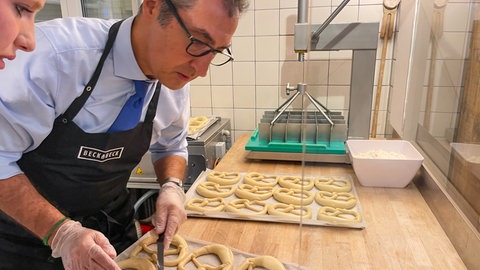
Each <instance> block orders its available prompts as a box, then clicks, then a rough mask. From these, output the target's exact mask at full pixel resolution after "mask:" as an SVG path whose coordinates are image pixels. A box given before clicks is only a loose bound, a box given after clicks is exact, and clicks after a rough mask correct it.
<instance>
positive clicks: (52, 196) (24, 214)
mask: <svg viewBox="0 0 480 270" xmlns="http://www.w3.org/2000/svg"><path fill="white" fill-rule="evenodd" d="M0 1H1V0H0ZM247 7H248V2H247V0H144V1H143V3H142V6H141V7H140V10H139V12H138V14H137V15H135V16H132V17H130V18H127V19H125V20H122V21H112V20H101V19H93V18H65V19H55V20H51V21H46V22H42V23H38V24H37V25H36V28H35V35H36V44H37V48H36V49H35V51H34V52H32V53H24V52H19V53H18V55H17V58H16V60H15V61H13V62H12V63H11V64H12V65H11V66H10V67H9V69H6V70H4V71H3V72H0V81H1V82H2V89H1V91H0V126H1V127H2V128H1V129H0V190H1V192H0V210H1V212H0V262H1V264H2V265H1V267H2V269H37V270H38V269H64V268H65V269H119V267H118V266H117V265H116V263H115V262H114V258H115V256H116V255H117V254H118V253H119V252H121V251H123V250H124V249H125V248H127V247H128V246H130V245H131V244H133V243H134V242H135V241H136V240H137V235H136V232H135V226H134V220H133V215H134V210H133V202H132V199H131V196H130V195H129V192H128V189H127V188H126V185H127V181H128V179H129V177H130V173H131V171H132V169H133V168H134V167H135V166H136V165H137V164H138V162H139V161H140V160H141V158H142V156H143V155H144V154H145V152H146V151H148V150H149V151H151V153H152V162H153V163H154V167H155V172H156V176H157V180H158V182H159V184H160V186H161V189H160V192H159V195H158V198H157V200H156V211H155V213H154V214H153V216H152V222H153V224H154V226H155V233H162V232H165V242H164V245H165V247H168V246H169V243H170V241H171V239H172V238H173V236H174V234H175V233H176V232H177V230H178V228H179V226H180V225H181V224H182V223H183V222H184V221H185V220H186V214H185V209H184V206H183V204H184V199H185V193H184V191H183V189H182V188H181V187H180V185H181V180H182V179H183V178H184V176H185V175H184V174H185V170H186V164H187V158H188V153H187V141H186V134H187V130H188V119H189V106H190V104H189V102H190V100H189V82H190V81H191V80H193V79H195V78H196V77H198V76H205V75H206V73H207V70H208V68H209V66H210V64H214V65H223V64H225V63H227V62H229V61H231V60H233V58H232V56H231V52H230V49H229V47H230V42H231V38H232V36H233V34H234V31H235V30H236V27H237V25H238V20H239V17H240V14H241V13H242V12H243V11H244V10H246V8H247ZM124 104H125V106H124ZM126 108H130V109H131V111H129V112H127V111H126ZM135 109H136V110H135ZM124 110H125V111H124ZM135 111H136V112H135ZM125 116H126V118H124V117H125Z"/></svg>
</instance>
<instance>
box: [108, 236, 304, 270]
mask: <svg viewBox="0 0 480 270" xmlns="http://www.w3.org/2000/svg"><path fill="white" fill-rule="evenodd" d="M150 236H152V233H151V231H149V232H147V233H146V234H144V235H143V236H142V237H141V238H140V239H138V240H137V241H136V242H135V243H133V244H132V245H131V246H130V247H128V248H127V249H125V250H124V251H123V252H122V253H120V254H119V255H118V256H117V257H116V258H115V261H116V262H119V261H123V260H126V259H128V258H129V257H130V253H132V251H133V249H134V248H135V247H136V246H138V245H140V244H141V243H142V242H143V241H144V240H145V239H146V238H148V237H150ZM183 238H184V239H185V241H186V242H187V244H188V251H189V252H188V253H192V252H193V251H195V250H196V249H198V248H200V247H202V246H206V245H211V244H216V243H212V242H206V241H200V240H195V239H189V238H186V237H183ZM149 248H150V249H152V250H157V244H156V243H154V244H151V245H149ZM227 248H229V249H230V250H232V253H233V259H234V267H233V269H237V268H238V267H239V266H240V264H241V263H242V262H243V261H244V260H246V259H248V258H255V257H258V256H260V255H257V254H252V253H247V252H243V251H241V250H238V249H234V248H231V247H227ZM137 256H138V257H140V258H142V257H144V258H148V257H150V256H151V254H148V253H146V252H145V251H141V252H140V253H139V254H138V255H137ZM168 256H173V255H168ZM201 257H202V258H201V259H199V260H201V262H202V263H205V264H209V265H212V266H214V265H218V259H217V257H216V255H214V254H211V255H209V254H206V255H202V256H201ZM165 258H169V257H165ZM173 258H175V257H172V258H170V259H173ZM277 259H278V260H279V261H280V262H281V263H282V264H283V265H284V267H285V269H286V270H294V269H295V270H307V268H305V267H304V266H299V265H296V264H293V263H290V262H284V261H282V260H281V259H279V258H277ZM185 266H186V269H189V270H190V269H191V270H194V269H195V270H196V269H197V267H196V266H195V265H194V264H193V263H192V262H190V263H188V264H186V265H185ZM165 269H166V270H170V269H172V270H173V269H177V267H167V266H166V267H165Z"/></svg>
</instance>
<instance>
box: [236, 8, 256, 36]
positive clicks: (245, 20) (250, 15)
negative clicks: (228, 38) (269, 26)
mask: <svg viewBox="0 0 480 270" xmlns="http://www.w3.org/2000/svg"><path fill="white" fill-rule="evenodd" d="M250 9H251V8H250ZM254 34H255V13H254V12H253V11H250V10H249V11H247V12H246V13H244V14H242V15H241V17H240V20H239V22H238V26H237V30H236V31H235V36H237V37H239V36H253V35H254Z"/></svg>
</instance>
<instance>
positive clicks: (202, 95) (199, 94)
mask: <svg viewBox="0 0 480 270" xmlns="http://www.w3.org/2000/svg"><path fill="white" fill-rule="evenodd" d="M211 96H212V94H211V89H210V86H203V85H198V86H192V87H191V88H190V103H191V106H192V107H203V108H205V107H212V100H211Z"/></svg>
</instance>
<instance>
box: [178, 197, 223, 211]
mask: <svg viewBox="0 0 480 270" xmlns="http://www.w3.org/2000/svg"><path fill="white" fill-rule="evenodd" d="M186 208H187V209H188V210H192V211H197V212H201V213H204V212H221V211H222V210H223V208H225V200H223V198H221V197H217V198H193V199H190V200H189V201H188V202H187V207H186Z"/></svg>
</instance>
